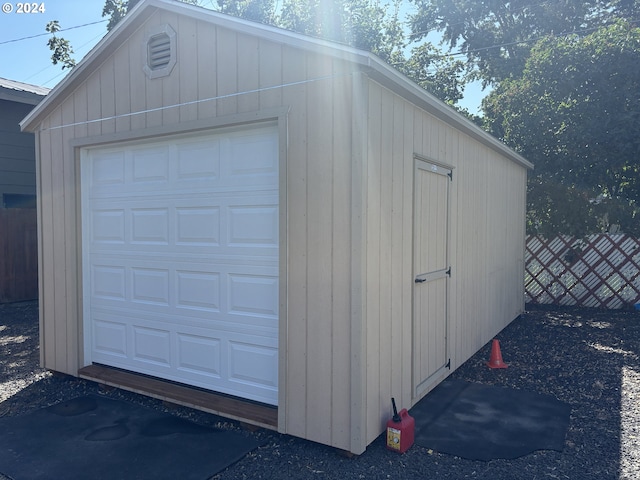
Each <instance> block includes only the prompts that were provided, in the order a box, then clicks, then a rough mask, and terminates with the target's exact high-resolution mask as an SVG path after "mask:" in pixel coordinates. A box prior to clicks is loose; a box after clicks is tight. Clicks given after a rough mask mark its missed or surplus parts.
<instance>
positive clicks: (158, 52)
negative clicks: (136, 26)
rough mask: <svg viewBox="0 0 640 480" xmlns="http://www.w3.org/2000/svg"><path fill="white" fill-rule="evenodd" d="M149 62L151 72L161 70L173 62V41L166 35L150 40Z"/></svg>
mask: <svg viewBox="0 0 640 480" xmlns="http://www.w3.org/2000/svg"><path fill="white" fill-rule="evenodd" d="M147 48H148V49H149V51H148V52H147V61H148V62H149V68H150V69H151V70H160V69H161V68H165V67H166V66H167V65H169V62H170V61H171V39H170V38H169V35H165V34H164V33H162V34H160V35H156V36H154V37H151V38H150V39H149V43H147Z"/></svg>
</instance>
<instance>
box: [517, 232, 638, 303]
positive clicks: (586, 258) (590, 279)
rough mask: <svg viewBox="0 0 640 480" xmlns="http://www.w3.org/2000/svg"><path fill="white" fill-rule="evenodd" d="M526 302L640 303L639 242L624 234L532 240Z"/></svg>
mask: <svg viewBox="0 0 640 480" xmlns="http://www.w3.org/2000/svg"><path fill="white" fill-rule="evenodd" d="M525 301H526V302H530V303H539V304H554V305H577V306H583V307H601V308H612V309H615V308H625V307H630V306H633V305H635V304H637V303H638V302H640V239H638V238H634V237H631V236H629V235H625V234H600V235H590V236H588V237H586V238H576V237H571V236H564V235H561V236H557V237H555V238H552V239H545V238H543V237H540V236H533V235H530V236H528V237H527V244H526V250H525Z"/></svg>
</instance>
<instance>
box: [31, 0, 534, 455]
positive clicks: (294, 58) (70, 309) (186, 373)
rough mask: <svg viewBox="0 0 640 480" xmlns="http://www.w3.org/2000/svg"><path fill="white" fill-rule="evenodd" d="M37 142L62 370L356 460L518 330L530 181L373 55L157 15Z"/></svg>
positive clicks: (47, 310)
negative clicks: (392, 421)
mask: <svg viewBox="0 0 640 480" xmlns="http://www.w3.org/2000/svg"><path fill="white" fill-rule="evenodd" d="M22 128H23V129H24V130H27V131H32V132H34V133H35V134H36V141H37V144H36V150H37V167H38V168H37V170H38V227H39V256H40V267H39V268H40V272H39V273H40V276H39V281H40V327H41V356H42V363H43V365H44V366H45V367H46V368H49V369H51V370H55V371H59V372H64V373H67V374H70V375H76V376H77V375H79V376H83V377H86V378H92V379H94V380H97V381H101V382H105V383H109V384H112V385H117V386H120V387H122V388H128V389H131V390H135V391H138V392H141V393H146V394H149V395H153V396H157V397H160V398H165V399H167V400H171V401H175V402H178V403H182V404H186V405H191V406H195V407H197V408H202V409H205V410H208V411H211V412H215V413H218V414H221V415H226V416H229V417H231V418H236V419H241V420H244V421H247V422H249V423H254V424H258V425H262V426H265V427H268V428H273V429H277V430H278V431H279V432H282V433H287V434H291V435H295V436H299V437H302V438H306V439H309V440H313V441H317V442H321V443H324V444H327V445H331V446H334V447H337V448H340V449H344V450H348V451H351V452H354V453H362V452H363V451H364V450H365V449H366V447H367V445H368V444H369V443H371V442H372V441H373V440H374V439H375V438H376V437H377V436H378V435H379V434H380V433H381V432H382V431H383V430H384V425H385V423H386V420H387V419H388V418H389V415H390V409H391V405H390V404H391V397H392V396H393V397H395V398H396V401H397V402H398V403H399V404H400V405H402V406H403V407H407V408H408V407H411V406H412V405H414V404H415V403H417V402H418V401H419V400H420V399H421V398H422V397H423V396H424V395H426V394H427V393H428V392H429V391H430V390H431V389H432V388H433V387H435V386H436V385H437V384H438V383H439V382H441V381H442V380H443V379H444V378H446V377H447V376H448V375H449V374H450V373H451V372H452V371H453V370H455V369H456V368H457V367H458V366H460V365H461V364H462V363H463V362H464V361H465V360H467V359H468V358H469V357H470V356H471V355H473V354H474V353H475V352H476V351H477V350H478V349H479V348H480V347H482V346H483V345H484V344H485V343H486V342H487V341H489V340H490V339H491V338H492V336H493V335H495V334H496V333H497V332H499V331H500V330H501V329H502V328H504V327H505V326H506V325H507V324H508V323H509V322H510V321H511V320H513V319H514V318H515V317H517V316H518V315H519V314H520V313H521V312H522V311H523V309H524V286H523V279H524V241H525V229H524V215H525V191H526V175H527V169H528V168H530V167H531V165H530V164H529V163H528V162H527V161H526V160H525V159H524V158H522V157H520V156H519V155H517V154H516V153H514V152H513V151H511V150H509V149H508V148H506V147H505V146H504V145H502V144H501V143H499V142H498V141H496V140H495V139H494V138H492V137H490V136H489V135H487V134H486V133H485V132H483V131H482V130H481V129H479V128H478V127H476V126H475V125H473V124H472V123H471V122H469V121H467V120H466V119H465V118H463V117H462V116H460V115H458V114H457V113H455V112H454V111H453V110H451V109H449V108H448V107H446V106H445V105H443V104H442V103H440V102H439V101H438V100H436V99H435V98H434V97H432V96H430V95H429V94H428V93H426V92H425V91H423V90H422V89H420V88H419V87H418V86H416V85H415V84H413V83H412V82H410V81H409V80H408V79H406V78H405V77H403V76H402V75H400V74H399V73H398V72H396V71H395V70H393V69H391V68H390V67H388V66H387V65H386V64H384V63H383V62H381V61H380V60H379V59H377V58H376V57H375V56H373V55H371V54H369V53H367V52H364V51H359V50H355V49H352V48H349V47H345V46H343V45H337V44H333V43H329V42H325V41H322V40H317V39H313V38H309V37H305V36H301V35H298V34H294V33H291V32H288V31H284V30H279V29H276V28H273V27H269V26H265V25H260V24H255V23H251V22H247V21H244V20H240V19H237V18H233V17H228V16H225V15H221V14H218V13H215V12H212V11H209V10H205V9H202V8H199V7H194V6H191V5H186V4H181V3H175V2H172V1H169V0H145V1H143V2H141V3H140V4H138V5H137V6H136V7H135V8H134V9H133V10H132V11H131V12H130V13H129V14H128V15H127V16H126V18H125V19H124V20H123V21H122V22H121V23H120V24H119V25H117V26H116V27H115V28H114V29H113V30H112V31H111V32H110V33H109V34H108V35H107V36H106V37H105V38H104V39H103V40H102V41H101V42H100V43H99V44H98V45H97V46H96V47H95V48H94V49H93V50H92V51H91V52H90V53H89V54H88V55H87V57H85V58H84V59H83V60H82V61H81V62H80V63H79V64H78V65H77V67H76V68H75V69H74V70H73V71H72V72H71V73H70V74H69V76H68V77H67V78H66V79H65V80H64V81H62V82H61V83H60V84H59V85H58V86H57V87H56V88H55V89H54V90H53V91H52V92H51V93H50V94H49V95H48V96H47V98H46V99H45V101H43V102H42V103H41V104H40V105H39V106H38V107H37V108H36V109H35V110H34V111H33V112H32V113H31V114H29V116H27V118H25V119H24V120H23V122H22Z"/></svg>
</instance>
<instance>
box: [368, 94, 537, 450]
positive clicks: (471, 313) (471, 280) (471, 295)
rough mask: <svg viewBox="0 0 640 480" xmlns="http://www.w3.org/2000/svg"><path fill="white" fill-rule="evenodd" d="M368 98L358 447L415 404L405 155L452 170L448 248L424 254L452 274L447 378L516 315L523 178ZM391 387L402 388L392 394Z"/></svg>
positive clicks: (454, 135)
mask: <svg viewBox="0 0 640 480" xmlns="http://www.w3.org/2000/svg"><path fill="white" fill-rule="evenodd" d="M369 89H370V94H369V96H368V101H369V108H370V113H369V117H368V125H369V129H368V132H367V134H368V152H367V155H368V160H367V161H368V170H367V184H366V185H367V186H366V188H367V190H368V192H367V199H368V200H367V229H366V259H367V260H366V262H367V267H366V272H367V277H366V278H367V280H366V302H367V303H366V332H367V333H366V335H367V337H366V344H367V347H366V352H367V357H366V358H367V360H366V361H367V378H366V389H367V396H366V411H367V420H366V421H367V433H366V438H367V443H369V442H371V441H373V440H374V439H375V438H376V437H377V436H378V435H379V434H380V432H382V431H383V430H384V422H385V421H386V419H387V418H388V415H389V404H390V398H391V396H395V397H396V401H398V400H399V399H400V402H399V403H401V404H402V405H404V406H407V407H409V406H412V405H413V404H415V403H417V401H418V400H420V398H412V397H411V391H412V380H411V370H412V366H411V365H412V363H411V355H412V353H411V352H412V347H411V344H412V335H413V332H412V315H413V312H412V307H411V305H412V298H413V293H412V292H413V277H412V273H413V272H412V261H413V257H412V255H413V253H412V247H411V245H412V242H413V240H412V229H413V225H412V218H413V197H412V195H413V161H414V160H413V159H414V155H419V156H421V157H423V158H426V159H429V160H430V161H433V162H435V163H438V164H441V165H445V166H449V167H451V168H452V169H453V178H454V181H453V182H452V184H451V185H450V190H451V193H450V195H451V198H450V205H449V207H450V227H449V228H450V241H449V246H448V247H446V246H444V245H440V244H438V245H434V246H433V248H435V249H438V250H440V251H443V249H445V248H448V251H449V254H448V256H449V261H450V264H451V265H452V269H453V274H452V277H451V279H450V280H449V287H448V289H449V294H448V295H449V302H448V304H447V309H448V315H449V335H448V337H449V338H448V345H449V348H450V352H449V353H450V357H451V363H452V369H451V371H453V370H454V369H455V368H457V367H458V366H460V365H461V364H462V363H464V362H465V361H466V360H467V359H468V358H470V357H471V356H472V355H473V354H474V353H475V352H476V351H477V350H478V349H479V348H481V347H482V345H484V344H485V343H486V342H487V341H489V340H490V339H491V337H492V336H493V335H495V334H496V333H497V332H499V331H500V330H501V329H502V328H504V327H505V326H506V325H507V324H508V323H509V322H510V321H511V320H513V319H514V318H515V317H516V316H517V315H518V314H519V313H521V312H522V309H523V301H522V294H521V293H520V292H521V291H522V290H521V288H522V287H521V285H520V283H522V280H521V277H522V264H521V262H522V257H523V252H520V250H521V246H522V245H523V242H524V240H522V242H521V241H520V238H519V237H523V231H524V229H523V227H521V224H523V222H524V217H523V212H524V206H523V198H524V195H523V194H522V191H523V189H524V181H523V179H524V178H526V171H525V170H524V168H523V167H521V166H519V165H516V164H514V163H513V162H511V161H508V160H507V159H504V158H502V157H500V156H499V155H498V154H496V153H494V152H493V151H492V150H489V149H488V148H487V147H485V146H483V145H481V144H480V143H479V142H477V141H476V140H473V139H471V138H470V137H468V136H466V135H464V134H462V133H460V132H458V131H457V130H455V129H454V128H453V127H450V126H449V125H447V124H445V123H443V122H442V121H440V120H438V119H437V118H435V117H433V116H432V115H430V114H428V113H426V112H424V111H422V110H420V109H418V108H416V107H415V106H413V105H411V104H409V103H408V102H406V101H405V100H403V99H401V98H400V97H398V96H397V95H395V94H393V93H392V92H390V91H388V90H386V89H384V88H383V87H381V86H380V85H378V84H376V83H375V82H370V86H369ZM394 96H395V97H396V98H395V100H389V99H390V98H391V99H393V97H394ZM401 105H402V107H401ZM403 109H404V112H403V113H400V112H402V110H403ZM390 132H391V133H390ZM389 145H391V147H389ZM385 162H387V163H385ZM396 189H399V190H401V191H402V193H401V192H400V191H396ZM397 215H400V218H402V221H399V219H398V218H396V216H397ZM514 229H515V231H513V230H514ZM389 232H391V233H389ZM523 238H524V237H523ZM391 279H393V280H391ZM441 294H442V293H441ZM396 335H399V337H400V338H401V339H402V340H401V342H396V340H395V336H396ZM385 341H386V342H387V344H388V346H389V347H390V348H387V345H385ZM448 373H449V371H445V372H444V373H443V374H442V375H443V377H442V378H444V376H446V375H448ZM395 379H403V380H402V388H401V389H400V390H401V391H400V392H399V393H396V389H397V387H396V385H397V381H396V380H395ZM435 385H437V382H435V383H434V386H435ZM426 393H428V390H427V391H426V392H425V394H426Z"/></svg>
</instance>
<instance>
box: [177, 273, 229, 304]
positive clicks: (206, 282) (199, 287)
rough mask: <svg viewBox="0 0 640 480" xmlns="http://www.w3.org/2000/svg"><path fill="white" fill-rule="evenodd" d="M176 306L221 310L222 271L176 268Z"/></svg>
mask: <svg viewBox="0 0 640 480" xmlns="http://www.w3.org/2000/svg"><path fill="white" fill-rule="evenodd" d="M175 275H176V276H175V278H176V283H175V289H176V308H182V309H191V310H197V311H200V312H202V311H205V312H211V313H218V312H220V273H219V272H198V271H193V270H176V273H175Z"/></svg>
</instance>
